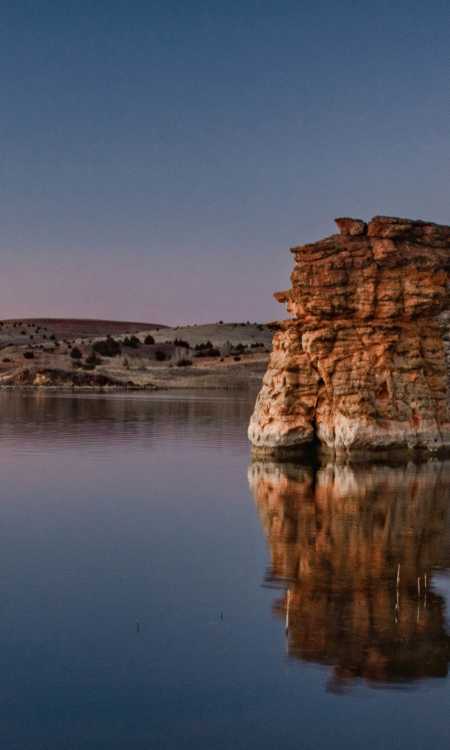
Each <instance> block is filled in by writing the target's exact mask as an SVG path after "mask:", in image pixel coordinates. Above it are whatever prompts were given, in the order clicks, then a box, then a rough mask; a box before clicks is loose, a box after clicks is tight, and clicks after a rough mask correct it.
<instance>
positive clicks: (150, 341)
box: [144, 333, 155, 346]
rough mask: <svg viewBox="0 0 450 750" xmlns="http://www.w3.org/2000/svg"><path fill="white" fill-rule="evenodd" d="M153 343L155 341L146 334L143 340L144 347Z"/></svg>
mask: <svg viewBox="0 0 450 750" xmlns="http://www.w3.org/2000/svg"><path fill="white" fill-rule="evenodd" d="M154 343H155V339H154V338H153V336H152V335H151V334H150V333H148V334H147V336H146V337H145V339H144V344H145V345H146V346H152V345H153V344H154Z"/></svg>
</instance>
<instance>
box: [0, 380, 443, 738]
mask: <svg viewBox="0 0 450 750" xmlns="http://www.w3.org/2000/svg"><path fill="white" fill-rule="evenodd" d="M253 398H254V395H252V394H246V393H239V394H236V393H234V394H233V393H220V392H213V391H211V392H203V393H200V392H199V393H182V392H169V391H167V392H160V393H153V394H142V393H134V394H133V393H130V394H124V395H122V394H114V395H72V394H49V393H47V394H45V393H31V392H30V393H28V394H18V393H2V394H0V401H1V413H2V420H1V422H0V446H1V450H0V460H1V473H2V502H1V505H0V514H1V516H0V529H1V548H0V576H1V584H0V585H1V588H0V592H1V599H0V602H1V617H0V643H1V651H0V654H1V665H0V666H1V668H0V740H1V747H2V748H5V750H97V749H98V750H110V749H111V750H119V749H120V750H144V749H147V748H149V749H150V748H151V750H153V749H154V748H157V749H159V748H160V749H161V750H163V749H166V748H167V749H172V748H173V749H174V750H175V749H176V750H183V749H189V750H190V749H191V748H192V749H194V748H195V749H196V750H203V749H205V750H206V749H207V750H213V749H215V748H226V749H228V748H230V749H231V748H232V749H233V750H239V749H240V748H242V749H243V750H244V749H245V750H247V749H248V748H258V749H260V748H271V749H272V748H283V749H284V750H290V749H291V748H292V749H294V748H295V749H296V750H299V749H300V748H301V750H310V749H311V750H312V749H313V748H314V750H322V749H324V748H345V749H346V750H347V749H348V750H353V748H354V749H355V750H356V749H358V750H361V748H365V749H370V750H372V749H377V750H380V749H382V748H383V749H384V748H386V749H389V750H395V749H396V748H402V749H403V748H404V749H407V750H415V749H417V750H423V749H424V748H433V750H440V749H441V748H442V750H444V748H448V746H449V735H450V730H449V716H450V711H449V708H450V683H449V681H448V677H447V672H448V663H449V652H450V623H449V611H448V600H449V592H450V583H449V582H450V579H449V568H450V514H449V502H450V462H438V461H430V462H428V463H424V464H421V465H415V464H413V463H410V464H408V465H386V464H372V465H370V466H364V465H356V466H354V467H349V466H335V465H333V464H322V465H318V464H314V463H312V462H310V463H306V464H304V465H302V464H294V463H286V464H277V463H274V462H270V461H266V462H262V461H255V462H253V463H252V461H251V458H250V451H249V445H248V442H247V439H246V427H247V422H248V418H249V415H250V412H251V409H252V406H253Z"/></svg>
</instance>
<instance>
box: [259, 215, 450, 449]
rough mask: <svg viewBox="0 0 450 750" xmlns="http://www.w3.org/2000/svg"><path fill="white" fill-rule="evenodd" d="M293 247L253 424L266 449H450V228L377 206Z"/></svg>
mask: <svg viewBox="0 0 450 750" xmlns="http://www.w3.org/2000/svg"><path fill="white" fill-rule="evenodd" d="M336 223H337V225H338V227H339V229H340V234H338V235H332V236H331V237H327V238H326V239H323V240H321V241H319V242H315V243H313V244H309V245H303V246H300V247H295V248H293V249H292V252H293V254H294V258H295V267H294V271H293V273H292V276H291V281H292V287H291V288H290V289H289V290H287V291H284V292H278V293H276V294H275V298H276V299H277V300H278V301H279V302H282V303H286V304H287V309H288V312H289V313H290V314H291V316H292V317H291V318H290V319H289V320H286V321H283V322H282V323H280V324H279V328H280V330H279V331H278V332H277V333H276V334H275V336H274V341H273V351H272V355H271V358H270V362H269V366H268V370H267V372H266V375H265V377H264V380H263V386H262V389H261V391H260V393H259V396H258V399H257V402H256V406H255V410H254V413H253V415H252V418H251V421H250V426H249V439H250V441H251V442H252V444H253V446H254V447H255V449H256V450H257V451H258V450H259V451H260V452H269V453H271V452H274V453H275V452H277V451H278V450H280V449H281V450H285V449H292V448H294V449H295V448H296V447H297V446H305V445H308V444H311V443H314V442H317V441H318V442H319V443H320V444H322V445H323V446H324V447H325V448H327V449H328V450H330V451H333V452H335V453H348V452H351V451H354V450H361V451H366V450H372V449H378V450H391V449H394V448H395V449H397V448H398V449H405V448H406V449H426V450H431V451H438V450H441V449H448V448H450V405H449V394H450V387H449V384H450V369H449V368H450V342H449V335H448V334H449V321H450V317H449V308H450V294H449V288H450V227H447V226H441V225H437V224H431V223H426V222H422V221H412V220H409V219H398V218H391V217H383V216H377V217H375V218H373V219H372V220H371V221H370V222H369V223H368V224H366V223H364V222H363V221H361V220H359V219H350V218H341V219H336Z"/></svg>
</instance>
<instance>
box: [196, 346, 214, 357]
mask: <svg viewBox="0 0 450 750" xmlns="http://www.w3.org/2000/svg"><path fill="white" fill-rule="evenodd" d="M195 356H196V357H220V350H219V349H216V348H215V347H212V348H211V349H201V350H200V351H198V352H196V354H195Z"/></svg>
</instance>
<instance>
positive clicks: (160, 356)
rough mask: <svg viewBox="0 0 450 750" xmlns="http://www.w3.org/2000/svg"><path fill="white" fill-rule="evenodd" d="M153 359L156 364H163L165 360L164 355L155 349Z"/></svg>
mask: <svg viewBox="0 0 450 750" xmlns="http://www.w3.org/2000/svg"><path fill="white" fill-rule="evenodd" d="M155 359H156V360H157V361H158V362H164V361H165V360H166V353H165V352H163V351H161V349H157V350H156V352H155Z"/></svg>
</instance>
